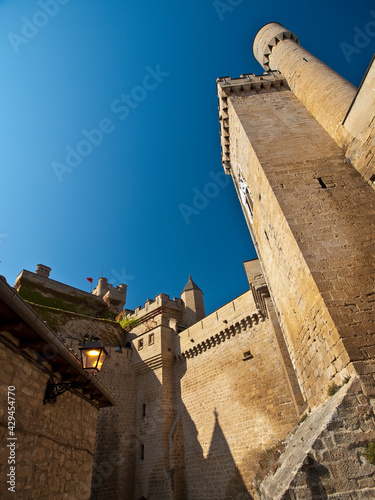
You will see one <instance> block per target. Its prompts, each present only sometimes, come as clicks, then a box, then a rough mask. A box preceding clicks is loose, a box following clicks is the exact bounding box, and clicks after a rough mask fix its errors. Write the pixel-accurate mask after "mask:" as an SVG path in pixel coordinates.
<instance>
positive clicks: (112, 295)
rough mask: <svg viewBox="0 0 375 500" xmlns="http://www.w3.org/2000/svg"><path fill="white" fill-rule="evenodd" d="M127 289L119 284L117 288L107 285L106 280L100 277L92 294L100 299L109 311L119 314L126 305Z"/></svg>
mask: <svg viewBox="0 0 375 500" xmlns="http://www.w3.org/2000/svg"><path fill="white" fill-rule="evenodd" d="M127 288H128V286H127V285H125V284H124V283H121V284H120V285H119V286H113V285H111V283H108V280H107V278H103V277H101V278H99V280H98V284H97V285H96V287H95V288H94V290H93V291H92V294H93V295H97V296H98V297H102V299H103V301H104V302H105V303H106V304H107V306H108V307H109V309H110V310H112V311H113V312H115V313H116V314H119V313H120V312H121V311H122V310H123V308H124V305H125V303H126V291H127Z"/></svg>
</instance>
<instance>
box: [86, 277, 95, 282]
mask: <svg viewBox="0 0 375 500" xmlns="http://www.w3.org/2000/svg"><path fill="white" fill-rule="evenodd" d="M86 279H87V281H89V282H90V283H92V282H93V281H94V280H93V279H92V278H86Z"/></svg>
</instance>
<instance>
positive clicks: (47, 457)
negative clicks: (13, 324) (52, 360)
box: [0, 343, 98, 500]
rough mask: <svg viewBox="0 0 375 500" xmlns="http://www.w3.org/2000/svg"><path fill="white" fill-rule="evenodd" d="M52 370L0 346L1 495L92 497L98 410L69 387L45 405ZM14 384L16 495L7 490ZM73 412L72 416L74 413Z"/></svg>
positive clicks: (67, 499) (75, 499) (72, 499)
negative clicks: (10, 399)
mask: <svg viewBox="0 0 375 500" xmlns="http://www.w3.org/2000/svg"><path fill="white" fill-rule="evenodd" d="M48 379H49V374H47V373H45V372H43V371H41V370H40V369H39V368H37V367H36V366H35V365H34V364H32V363H30V362H29V361H28V360H26V359H25V358H23V357H22V356H21V355H19V354H17V353H15V352H13V351H12V350H10V349H9V348H8V347H6V346H4V345H3V344H2V343H1V344H0V443H1V448H0V464H1V467H0V470H1V474H0V476H1V477H0V497H1V498H2V499H4V500H7V499H14V498H22V499H23V500H29V499H38V500H39V499H41V500H42V499H45V500H50V499H52V498H61V499H65V500H88V499H89V498H90V481H91V470H92V464H93V458H94V443H95V429H96V420H97V414H98V410H97V408H96V407H94V406H92V405H91V404H90V403H89V402H87V401H85V400H84V399H82V398H80V397H79V396H77V395H76V394H74V393H72V392H71V391H68V392H66V393H64V394H62V395H61V396H59V397H58V399H57V401H56V403H54V404H51V403H47V404H46V405H43V398H44V392H45V389H46V386H47V381H48ZM9 386H14V387H15V391H13V392H15V400H16V406H15V420H16V428H15V437H16V438H17V440H16V446H15V461H16V464H15V466H16V481H15V482H16V494H14V493H12V492H10V491H8V489H7V488H8V487H9V485H7V476H6V474H8V473H9V467H10V465H9V464H8V458H9V450H10V449H9V448H7V447H6V444H7V443H11V441H8V440H7V438H8V437H9V434H8V429H7V417H8V414H7V408H8V404H7V391H8V387H9ZM73 415H74V418H72V416H73Z"/></svg>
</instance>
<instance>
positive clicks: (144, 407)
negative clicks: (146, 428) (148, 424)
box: [142, 405, 146, 417]
mask: <svg viewBox="0 0 375 500" xmlns="http://www.w3.org/2000/svg"><path fill="white" fill-rule="evenodd" d="M145 416H146V405H142V417H145Z"/></svg>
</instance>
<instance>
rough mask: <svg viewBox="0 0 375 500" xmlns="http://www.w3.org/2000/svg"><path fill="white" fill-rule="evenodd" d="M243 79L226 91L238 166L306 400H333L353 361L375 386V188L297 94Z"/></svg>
mask: <svg viewBox="0 0 375 500" xmlns="http://www.w3.org/2000/svg"><path fill="white" fill-rule="evenodd" d="M240 80H241V79H238V80H235V81H233V83H232V84H228V85H226V83H223V84H222V85H223V87H226V88H225V89H224V88H222V89H221V90H220V89H219V93H220V92H224V93H222V94H220V95H221V96H224V99H222V103H221V106H223V107H224V106H226V107H227V109H226V110H224V111H225V113H226V114H227V115H228V118H227V123H228V124H229V130H230V136H229V143H230V145H229V149H230V165H231V169H232V170H231V172H232V176H233V179H234V182H235V184H236V187H237V189H238V190H240V184H241V182H242V187H243V181H240V177H241V176H242V177H243V180H244V181H245V183H246V185H247V186H248V191H249V196H250V197H251V200H252V207H251V211H252V212H253V213H252V215H251V217H250V215H249V209H248V208H247V207H246V206H244V207H243V209H244V213H245V216H246V217H247V221H248V225H249V228H250V232H251V233H252V236H253V239H254V242H255V245H256V248H257V252H258V255H259V256H260V260H261V263H262V268H263V271H264V274H265V277H266V280H267V284H268V287H269V289H270V292H271V296H272V298H273V300H274V303H275V307H276V311H277V313H278V317H279V321H280V325H281V328H282V330H283V332H284V335H285V337H286V342H287V345H288V350H289V352H290V355H291V358H292V362H293V365H294V366H295V368H296V371H297V376H298V380H299V383H300V386H301V388H302V391H303V394H304V397H305V398H306V400H307V401H308V403H309V405H311V406H314V405H316V404H318V403H319V402H320V401H323V400H324V399H325V398H326V391H327V386H328V384H329V382H330V381H331V380H332V379H334V380H335V381H337V383H339V384H340V383H341V380H342V378H344V377H345V376H346V375H349V374H350V373H352V371H353V367H355V369H356V370H357V371H358V373H361V374H365V375H366V377H368V386H369V388H370V387H371V386H372V385H373V378H372V375H371V374H372V373H374V365H373V363H372V362H371V363H367V361H368V360H372V359H373V353H372V348H371V347H370V346H373V345H374V344H375V338H374V335H373V333H371V332H373V327H374V321H375V318H374V308H373V304H374V303H373V302H372V294H373V289H372V287H373V279H374V248H373V245H372V243H371V240H372V235H373V227H374V226H373V224H374V213H375V212H374V210H375V200H374V193H373V191H372V190H371V188H370V186H368V185H367V184H366V183H365V182H364V180H363V179H362V178H361V176H360V175H359V174H358V172H357V171H356V170H355V169H354V168H353V167H352V166H351V165H349V164H348V163H346V162H345V157H344V154H343V152H342V150H341V149H340V148H339V147H338V146H337V145H336V144H335V142H334V141H333V140H332V139H331V137H330V136H329V135H328V134H327V133H326V132H325V131H324V130H323V128H322V127H321V126H320V125H319V124H318V122H317V121H316V120H314V118H313V117H312V116H311V114H310V113H309V112H308V111H307V109H306V108H305V107H304V106H303V105H302V104H301V102H300V101H299V100H298V99H297V98H296V97H295V96H294V95H293V94H292V93H291V92H290V91H288V90H282V91H279V92H269V91H267V89H264V90H263V91H262V92H254V91H252V90H251V91H250V92H248V91H241V90H240V87H241V85H240ZM242 81H245V78H243V79H242ZM235 84H237V89H236V88H235V86H236V85H235ZM219 86H220V83H219ZM284 88H285V87H284ZM224 94H225V95H224ZM226 96H228V97H226ZM240 169H241V175H240V172H239V170H240ZM350 361H352V362H353V364H352V365H349V363H350ZM362 361H363V364H362V363H360V362H362ZM353 373H354V372H353Z"/></svg>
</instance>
